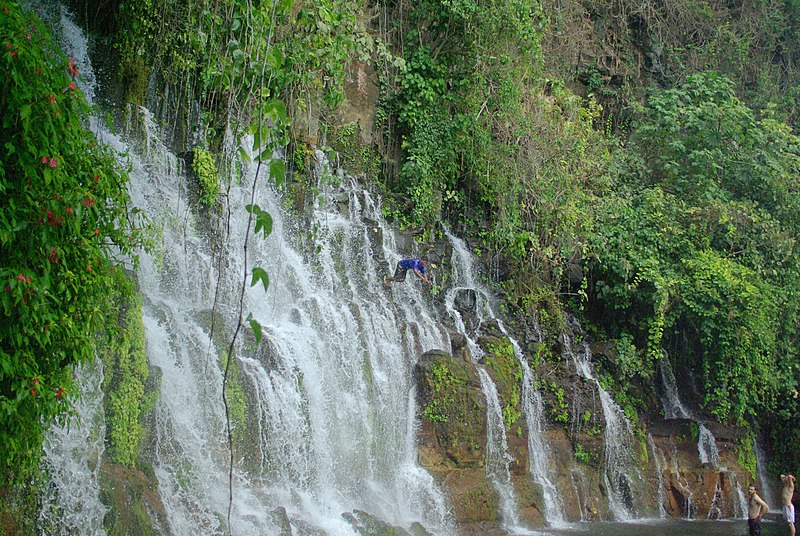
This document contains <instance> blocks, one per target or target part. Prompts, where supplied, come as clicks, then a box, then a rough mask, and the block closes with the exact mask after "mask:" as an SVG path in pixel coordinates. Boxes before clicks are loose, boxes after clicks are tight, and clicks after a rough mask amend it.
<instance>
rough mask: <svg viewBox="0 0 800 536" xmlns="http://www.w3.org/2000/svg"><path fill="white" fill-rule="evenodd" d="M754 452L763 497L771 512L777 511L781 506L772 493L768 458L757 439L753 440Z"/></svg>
mask: <svg viewBox="0 0 800 536" xmlns="http://www.w3.org/2000/svg"><path fill="white" fill-rule="evenodd" d="M753 452H754V453H755V455H756V470H757V471H758V481H759V482H760V484H761V488H760V492H761V494H762V495H761V497H762V498H763V499H764V502H766V503H767V504H768V505H769V507H770V510H774V509H777V508H779V507H780V504H779V503H778V502H776V501H775V495H774V494H773V492H772V489H773V486H772V482H770V479H769V475H768V473H767V457H766V455H765V454H764V449H763V448H761V443H759V441H758V438H757V437H754V438H753Z"/></svg>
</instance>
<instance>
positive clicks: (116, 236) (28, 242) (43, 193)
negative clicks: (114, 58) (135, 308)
mask: <svg viewBox="0 0 800 536" xmlns="http://www.w3.org/2000/svg"><path fill="white" fill-rule="evenodd" d="M2 8H3V9H2V12H0V29H2V31H1V32H0V36H2V37H1V38H0V39H2V47H3V48H2V50H3V56H2V58H0V80H1V81H0V84H2V90H1V91H0V112H2V113H1V114H0V117H2V122H3V128H2V129H0V194H1V195H2V196H3V209H2V210H1V211H0V249H2V251H3V255H2V258H1V259H0V281H1V283H0V287H2V290H1V291H0V316H1V317H2V318H0V451H2V452H3V453H4V454H3V456H2V459H1V460H0V472H2V473H3V475H4V478H5V479H6V481H7V482H18V481H21V480H22V479H24V478H25V476H26V475H28V474H30V472H31V471H32V470H33V468H35V466H36V460H37V459H38V457H39V453H40V449H41V441H42V434H43V431H44V428H45V427H46V426H47V425H48V424H49V423H50V422H52V421H53V420H56V421H63V420H64V419H65V418H66V416H67V415H68V414H69V412H70V402H69V399H70V398H71V397H72V396H74V395H75V394H76V393H75V384H74V381H73V379H72V373H73V370H74V366H75V365H76V364H78V363H84V362H88V361H90V360H92V359H94V355H95V353H94V352H95V337H96V334H97V333H98V332H99V331H101V330H103V329H109V328H110V327H111V326H113V325H114V324H115V322H116V317H115V316H114V315H113V314H109V298H110V297H113V296H115V295H116V292H115V290H116V288H115V284H116V279H115V277H116V275H115V274H116V273H117V268H116V266H115V263H116V261H115V260H114V259H115V258H116V256H120V257H121V258H124V257H128V258H133V257H134V254H135V252H136V250H137V248H138V247H139V246H140V245H141V244H142V242H143V238H142V233H141V230H140V227H139V224H138V218H139V217H138V216H137V213H136V210H135V209H134V210H131V209H130V208H129V201H130V200H129V198H128V195H127V192H126V181H127V176H126V174H125V172H124V170H122V169H120V167H119V165H118V163H117V161H116V159H115V157H114V155H113V154H111V152H110V151H109V150H108V149H107V148H105V147H104V146H102V145H100V144H98V142H97V140H96V139H95V138H94V136H93V135H92V134H91V133H90V132H89V131H88V130H86V129H85V128H84V120H85V118H86V117H87V114H88V112H89V110H88V107H87V105H86V102H85V100H84V99H83V97H82V95H81V94H80V91H79V90H78V89H77V87H76V84H75V80H74V77H75V76H77V74H78V73H77V70H76V69H75V67H74V64H73V63H72V62H71V61H68V60H67V59H66V58H64V56H63V55H62V54H61V52H60V51H59V50H58V48H57V47H56V46H55V45H54V43H53V42H52V40H51V39H50V37H49V35H48V34H47V32H46V31H45V29H44V28H43V27H42V25H41V24H40V23H39V22H38V21H37V20H36V19H35V18H34V17H33V16H32V15H30V14H26V13H24V12H23V11H21V10H20V8H19V6H18V5H17V4H16V3H11V4H9V3H5V4H3V5H2ZM112 252H113V253H112Z"/></svg>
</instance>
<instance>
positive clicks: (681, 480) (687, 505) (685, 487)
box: [669, 437, 694, 519]
mask: <svg viewBox="0 0 800 536" xmlns="http://www.w3.org/2000/svg"><path fill="white" fill-rule="evenodd" d="M669 442H670V450H671V456H670V458H671V459H672V473H673V474H674V475H675V481H676V482H677V483H678V486H679V487H680V491H681V493H682V494H683V496H684V499H685V502H684V505H683V509H684V512H685V514H686V515H685V516H684V519H693V518H694V504H693V503H692V499H693V497H694V494H693V493H692V488H690V487H689V481H688V480H687V479H686V477H682V475H681V472H680V470H679V469H678V447H677V446H676V445H675V442H674V441H673V440H672V437H670V438H669Z"/></svg>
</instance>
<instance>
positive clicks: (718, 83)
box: [589, 73, 800, 423]
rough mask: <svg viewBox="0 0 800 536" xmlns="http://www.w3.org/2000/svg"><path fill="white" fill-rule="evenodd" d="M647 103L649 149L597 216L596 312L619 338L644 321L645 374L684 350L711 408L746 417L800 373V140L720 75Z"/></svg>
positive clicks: (767, 405)
mask: <svg viewBox="0 0 800 536" xmlns="http://www.w3.org/2000/svg"><path fill="white" fill-rule="evenodd" d="M641 112H642V115H641V117H642V118H641V121H640V123H639V124H638V125H637V128H636V129H635V130H634V132H633V134H632V137H631V143H630V145H629V149H630V150H631V151H632V153H633V154H634V155H637V156H635V157H630V158H629V159H628V161H627V162H626V164H625V165H623V166H621V168H620V169H623V170H624V171H622V172H621V174H620V182H619V184H618V187H617V190H616V195H615V196H613V197H611V198H609V199H608V201H609V202H608V203H606V204H604V206H603V207H602V208H601V210H600V211H599V212H598V222H599V224H598V227H597V232H596V234H595V235H594V237H593V246H594V247H593V249H592V252H593V256H592V258H591V261H590V263H589V271H590V274H591V279H592V297H593V298H594V301H593V304H592V313H593V315H594V316H596V317H598V318H599V317H605V319H606V320H608V321H609V322H608V324H610V326H611V327H612V331H613V332H615V333H616V334H624V333H626V332H628V329H629V328H631V327H633V328H634V329H635V338H636V341H637V344H638V345H639V346H640V347H643V348H645V349H646V352H643V353H641V354H642V355H643V357H642V359H644V362H643V367H644V368H643V370H648V369H649V370H652V367H653V366H654V363H655V361H656V360H657V359H659V358H660V355H661V348H662V347H667V348H670V349H672V350H673V351H674V352H675V353H678V354H680V355H681V357H682V359H683V360H684V361H685V362H686V364H687V365H689V366H690V367H691V368H693V369H694V370H695V372H696V373H697V374H698V376H699V379H700V381H701V383H702V388H703V392H704V398H705V400H704V402H705V404H706V406H707V407H708V409H709V410H711V411H712V412H714V413H715V414H716V415H717V416H718V417H719V418H720V419H722V420H730V421H732V422H739V423H741V422H743V421H744V419H745V418H746V417H748V416H753V415H756V414H757V413H758V412H759V411H762V410H769V411H771V410H772V409H773V408H774V404H775V401H776V399H778V397H779V396H783V395H785V393H786V391H787V389H791V388H792V386H793V385H795V384H796V382H797V378H798V375H797V372H800V371H798V370H797V368H796V365H794V364H793V363H795V361H796V355H797V352H796V350H795V349H794V348H793V344H790V342H789V341H793V340H794V338H795V337H794V330H795V328H796V326H797V308H798V307H797V306H798V297H800V293H798V283H797V281H798V280H797V274H798V264H797V261H796V260H795V254H794V252H795V248H796V244H797V238H798V235H797V231H798V227H797V224H798V219H797V215H798V214H799V212H798V210H797V208H798V206H797V195H796V193H795V190H796V186H795V185H796V181H797V170H798V163H800V160H799V158H800V144H798V141H799V140H798V138H797V137H796V136H794V134H793V133H792V132H791V130H790V129H788V128H785V126H782V125H780V124H778V123H776V122H775V121H774V120H772V119H771V118H769V117H765V118H761V119H759V118H757V117H756V115H755V114H754V113H753V111H752V110H750V109H749V108H748V107H747V106H746V105H744V103H742V102H741V101H740V100H739V99H738V98H737V97H736V96H735V95H734V93H733V84H732V83H731V82H730V81H729V80H727V79H725V78H723V77H720V76H718V75H716V74H714V73H706V74H699V75H694V76H691V77H689V79H688V80H687V82H686V84H684V85H682V86H680V87H677V88H673V89H668V90H660V91H656V92H654V93H653V95H652V96H651V97H650V99H649V100H648V103H647V105H646V106H645V107H644V108H643V109H642V110H641ZM629 156H630V155H629ZM640 185H645V186H646V188H644V189H640ZM787 369H788V370H790V371H792V373H791V374H790V375H788V376H787V374H786V373H785V371H786V370H787ZM782 371H783V372H782ZM790 376H791V377H790Z"/></svg>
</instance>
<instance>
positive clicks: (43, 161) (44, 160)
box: [42, 156, 50, 164]
mask: <svg viewBox="0 0 800 536" xmlns="http://www.w3.org/2000/svg"><path fill="white" fill-rule="evenodd" d="M49 161H50V159H49V158H47V157H46V156H43V157H42V164H46V163H48V162H49Z"/></svg>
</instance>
